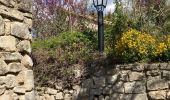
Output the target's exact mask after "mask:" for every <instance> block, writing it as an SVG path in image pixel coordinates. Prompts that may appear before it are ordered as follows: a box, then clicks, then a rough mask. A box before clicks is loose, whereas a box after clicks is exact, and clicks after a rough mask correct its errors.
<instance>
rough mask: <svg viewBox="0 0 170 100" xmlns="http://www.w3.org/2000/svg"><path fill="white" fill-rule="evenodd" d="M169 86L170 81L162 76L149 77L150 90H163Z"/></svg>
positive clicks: (148, 86)
mask: <svg viewBox="0 0 170 100" xmlns="http://www.w3.org/2000/svg"><path fill="white" fill-rule="evenodd" d="M167 88H168V82H167V81H166V80H165V79H161V77H160V76H156V77H149V78H148V80H147V89H148V90H161V89H167Z"/></svg>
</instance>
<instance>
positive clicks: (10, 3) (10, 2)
mask: <svg viewBox="0 0 170 100" xmlns="http://www.w3.org/2000/svg"><path fill="white" fill-rule="evenodd" d="M0 3H2V4H4V5H5V6H8V7H14V5H15V2H14V0H0Z"/></svg>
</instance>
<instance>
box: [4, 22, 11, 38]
mask: <svg viewBox="0 0 170 100" xmlns="http://www.w3.org/2000/svg"><path fill="white" fill-rule="evenodd" d="M4 22H5V34H6V35H10V34H11V21H10V20H9V19H4Z"/></svg>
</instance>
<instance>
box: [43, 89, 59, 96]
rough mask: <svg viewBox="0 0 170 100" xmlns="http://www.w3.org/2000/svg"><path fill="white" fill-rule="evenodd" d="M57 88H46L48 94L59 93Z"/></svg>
mask: <svg viewBox="0 0 170 100" xmlns="http://www.w3.org/2000/svg"><path fill="white" fill-rule="evenodd" d="M57 92H58V91H57V90H55V89H52V88H45V93H46V94H50V95H55V94H57Z"/></svg>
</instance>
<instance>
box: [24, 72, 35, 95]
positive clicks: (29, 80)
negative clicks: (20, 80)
mask: <svg viewBox="0 0 170 100" xmlns="http://www.w3.org/2000/svg"><path fill="white" fill-rule="evenodd" d="M24 86H25V88H26V92H30V91H32V90H33V88H34V74H33V71H32V70H26V71H24Z"/></svg>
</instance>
